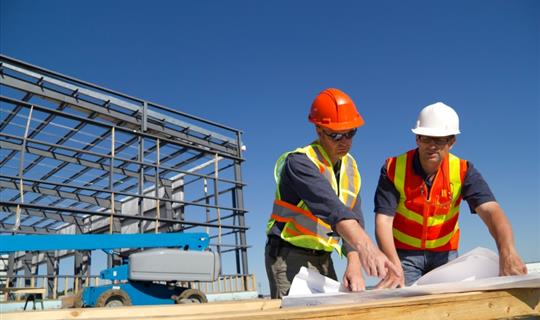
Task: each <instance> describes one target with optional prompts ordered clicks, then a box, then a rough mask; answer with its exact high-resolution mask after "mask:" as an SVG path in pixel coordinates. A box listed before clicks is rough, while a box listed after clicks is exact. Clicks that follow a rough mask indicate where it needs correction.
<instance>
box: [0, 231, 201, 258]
mask: <svg viewBox="0 0 540 320" xmlns="http://www.w3.org/2000/svg"><path fill="white" fill-rule="evenodd" d="M209 241H210V240H209V237H208V234H206V233H183V232H174V233H147V234H75V235H73V234H66V235H56V234H53V235H2V236H0V253H10V252H16V251H47V250H98V249H103V250H111V249H120V248H162V247H177V248H184V249H189V250H197V251H202V250H205V249H206V248H208V245H209Z"/></svg>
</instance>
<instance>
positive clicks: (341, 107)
mask: <svg viewBox="0 0 540 320" xmlns="http://www.w3.org/2000/svg"><path fill="white" fill-rule="evenodd" d="M308 119H309V121H310V122H313V123H314V124H315V125H318V126H321V127H325V128H328V129H330V130H335V131H340V130H348V129H354V128H358V127H360V126H362V125H363V124H364V119H362V116H361V115H360V114H359V113H358V111H357V110H356V106H355V105H354V102H353V101H352V99H351V98H350V97H349V96H348V95H347V94H346V93H345V92H343V91H341V90H339V89H333V88H330V89H326V90H324V91H322V92H321V93H319V95H318V96H317V97H316V98H315V100H313V103H312V104H311V111H310V113H309V117H308Z"/></svg>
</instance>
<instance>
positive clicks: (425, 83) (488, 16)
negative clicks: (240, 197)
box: [0, 0, 540, 292]
mask: <svg viewBox="0 0 540 320" xmlns="http://www.w3.org/2000/svg"><path fill="white" fill-rule="evenodd" d="M0 5H1V6H0V9H1V10H0V26H1V29H0V45H1V47H0V49H1V52H2V53H3V54H6V55H9V56H12V57H14V58H17V59H20V60H23V61H27V62H29V63H31V64H35V65H38V66H42V67H45V68H47V69H51V70H54V71H57V72H60V73H63V74H66V75H70V76H73V77H76V78H79V79H83V80H85V81H89V82H93V83H96V84H98V85H101V86H104V87H106V88H110V89H113V90H117V91H120V92H124V93H127V94H129V95H132V96H136V97H140V98H143V99H147V100H150V101H153V102H156V103H159V104H162V105H166V106H169V107H171V108H176V109H178V110H181V111H184V112H187V113H191V114H194V115H197V116H201V117H204V118H207V119H210V120H212V121H216V122H219V123H223V124H225V125H228V126H231V127H235V128H238V129H241V130H243V131H244V143H245V144H246V145H247V151H246V152H245V158H246V159H247V161H246V162H245V165H244V171H243V174H244V179H245V181H246V182H247V184H248V187H247V188H246V191H245V206H246V208H247V209H248V210H249V213H248V216H247V223H248V224H249V226H250V227H251V229H250V231H249V233H248V241H249V243H250V244H251V245H252V246H253V247H252V248H251V249H250V250H249V265H250V271H251V272H253V273H255V274H256V275H257V277H258V281H259V282H260V283H261V288H262V291H263V292H267V290H268V289H267V280H266V274H265V271H264V265H263V246H264V239H265V235H264V226H265V224H266V220H267V218H268V215H269V213H270V210H271V204H272V200H273V194H274V188H275V186H274V182H273V177H272V168H273V165H274V162H275V160H276V158H277V157H278V156H279V155H280V154H281V153H282V152H284V151H288V150H291V149H294V148H296V147H298V146H302V145H305V144H307V143H309V142H310V141H311V140H312V139H313V138H314V137H315V132H314V129H313V127H312V125H311V124H310V123H309V122H308V121H307V113H308V109H309V106H310V104H311V101H312V99H313V98H314V96H315V95H316V94H317V93H318V92H319V91H321V90H322V89H324V88H327V87H336V88H340V89H342V90H344V91H345V92H347V93H349V95H350V96H351V97H352V98H353V99H354V100H355V101H356V104H357V107H358V109H359V111H360V112H361V113H362V115H363V116H364V119H365V121H366V125H365V126H364V127H362V128H360V129H359V131H358V134H357V136H356V137H355V141H354V145H353V149H352V154H353V155H354V156H355V157H356V159H357V161H358V163H359V167H360V171H361V174H362V191H361V196H362V199H363V210H364V214H365V217H366V224H367V230H368V232H369V233H370V234H371V235H373V228H374V223H373V193H374V190H375V186H376V183H377V179H378V174H379V169H380V167H381V165H382V163H383V161H384V159H385V158H386V157H388V156H391V155H396V154H399V153H401V152H404V151H406V150H408V149H410V148H413V147H414V136H413V134H412V133H411V132H410V128H411V127H412V126H413V124H414V122H415V119H416V116H417V113H418V111H419V110H420V109H421V108H422V107H423V106H425V105H427V104H431V103H434V102H436V101H443V102H445V103H447V104H449V105H451V106H453V107H454V108H455V109H456V111H457V112H458V113H459V115H460V117H461V131H462V134H461V135H460V136H459V137H458V140H457V145H456V146H455V147H454V149H453V153H454V154H456V155H458V156H460V157H462V158H465V159H468V160H470V161H471V162H472V163H473V164H474V165H475V166H476V167H477V168H478V169H479V170H480V172H481V173H482V174H483V176H484V178H485V179H486V180H487V181H488V183H489V184H490V186H491V188H492V190H493V192H494V193H495V196H496V197H497V199H498V200H499V202H500V203H501V205H502V207H503V208H504V209H505V211H506V213H507V214H508V216H509V218H510V220H511V222H512V224H513V227H514V232H515V238H516V244H517V248H518V250H519V252H520V253H521V255H522V256H523V258H524V260H526V261H540V235H539V230H540V200H539V199H540V164H539V163H540V162H539V150H540V129H539V125H540V115H539V109H540V98H539V97H540V96H539V95H540V63H539V60H540V52H539V44H540V2H539V1H532V0H531V1H522V0H515V1H507V0H505V1H498V0H489V1H471V0H467V1H427V0H426V1H370V2H368V1H97V0H94V1H26V0H0ZM460 221H461V227H462V240H461V252H462V253H463V252H466V251H468V250H470V249H472V248H474V247H477V246H483V247H487V248H491V249H495V245H494V242H493V240H492V239H491V237H490V236H489V233H488V231H487V230H486V228H485V226H484V225H483V224H482V222H481V221H480V219H479V217H477V216H475V215H471V214H470V213H469V210H468V207H467V206H466V205H463V206H462V216H461V220H460ZM336 260H339V259H336ZM336 265H337V269H338V272H339V273H341V272H342V271H343V268H344V263H343V261H336Z"/></svg>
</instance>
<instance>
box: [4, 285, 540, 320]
mask: <svg viewBox="0 0 540 320" xmlns="http://www.w3.org/2000/svg"><path fill="white" fill-rule="evenodd" d="M280 305H281V301H280V300H263V299H260V300H250V301H233V302H220V303H209V304H202V305H199V304H198V305H166V306H165V305H162V306H132V307H120V308H88V309H67V310H50V311H39V312H33V313H32V319H33V320H48V319H110V320H113V319H115V320H121V319H181V320H188V319H189V320H201V319H230V320H233V319H234V320H248V319H249V320H251V319H260V320H262V319H265V320H266V319H296V320H299V319H301V320H303V319H328V320H330V319H331V320H337V319H362V320H383V319H384V320H386V319H397V320H400V319H435V320H437V319H445V320H448V319H454V320H457V319H459V320H469V319H471V320H472V319H493V318H509V317H517V316H524V315H534V316H540V288H533V289H530V288H525V289H509V290H497V291H487V292H467V293H452V294H438V295H428V296H419V297H410V298H401V299H385V300H380V301H372V302H368V303H361V304H355V305H351V304H347V305H326V306H315V307H309V308H306V307H292V308H285V309H280V308H279V307H280ZM28 315H29V314H28V313H24V312H17V313H9V314H5V315H4V316H5V317H6V318H5V319H13V320H18V319H21V320H27V319H28Z"/></svg>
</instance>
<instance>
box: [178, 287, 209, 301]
mask: <svg viewBox="0 0 540 320" xmlns="http://www.w3.org/2000/svg"><path fill="white" fill-rule="evenodd" d="M174 302H175V303H177V304H186V303H207V302H208V299H207V298H206V295H205V294H204V292H202V291H201V290H197V289H186V290H184V291H182V293H180V295H178V296H177V297H176V299H175V300H174Z"/></svg>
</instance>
